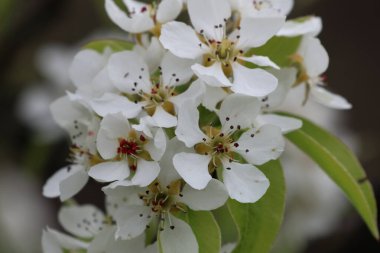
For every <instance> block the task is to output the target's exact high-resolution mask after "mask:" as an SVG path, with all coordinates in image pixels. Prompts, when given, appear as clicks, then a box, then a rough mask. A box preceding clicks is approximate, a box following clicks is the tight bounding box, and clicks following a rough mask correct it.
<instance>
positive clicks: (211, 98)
mask: <svg viewBox="0 0 380 253" xmlns="http://www.w3.org/2000/svg"><path fill="white" fill-rule="evenodd" d="M227 95H228V93H227V92H226V91H225V90H224V89H222V88H219V87H211V86H209V85H206V91H205V94H204V96H203V100H202V105H203V106H204V107H206V108H207V109H208V110H210V111H216V110H217V109H216V106H217V104H218V103H219V102H220V101H222V100H223V99H224V98H225V97H226V96H227Z"/></svg>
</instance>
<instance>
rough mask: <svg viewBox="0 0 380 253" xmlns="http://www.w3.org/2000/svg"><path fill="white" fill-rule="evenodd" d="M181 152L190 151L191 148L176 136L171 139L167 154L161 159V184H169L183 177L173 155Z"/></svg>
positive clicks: (159, 178) (159, 177) (159, 176)
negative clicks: (175, 166) (175, 164)
mask: <svg viewBox="0 0 380 253" xmlns="http://www.w3.org/2000/svg"><path fill="white" fill-rule="evenodd" d="M179 152H190V149H189V148H187V147H186V146H185V145H184V144H183V143H182V142H181V141H179V140H178V139H177V138H176V137H174V138H172V139H171V140H169V142H168V145H167V149H166V151H165V154H164V156H163V157H162V158H161V160H160V167H161V171H160V174H159V175H158V181H159V182H160V184H162V185H164V186H167V185H169V184H170V183H171V182H173V181H175V180H177V179H180V178H181V176H180V175H179V174H178V172H177V171H176V169H175V168H174V165H173V157H174V155H175V154H177V153H179Z"/></svg>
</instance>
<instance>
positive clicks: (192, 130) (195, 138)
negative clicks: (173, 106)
mask: <svg viewBox="0 0 380 253" xmlns="http://www.w3.org/2000/svg"><path fill="white" fill-rule="evenodd" d="M198 120H199V112H198V109H197V105H194V103H193V101H191V100H188V101H186V102H184V103H183V105H182V107H181V108H179V110H178V124H177V128H176V130H175V134H176V136H177V138H178V140H180V141H183V142H184V143H185V145H186V146H187V147H189V148H190V147H193V146H194V145H195V144H197V143H200V142H202V140H203V138H205V137H206V136H205V134H204V133H203V132H202V131H201V130H200V129H199V126H198Z"/></svg>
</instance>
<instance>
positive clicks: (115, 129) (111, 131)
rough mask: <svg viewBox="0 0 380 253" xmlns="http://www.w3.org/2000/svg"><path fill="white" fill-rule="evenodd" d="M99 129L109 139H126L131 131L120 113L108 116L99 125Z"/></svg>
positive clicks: (126, 120) (127, 122)
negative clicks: (104, 132) (105, 133)
mask: <svg viewBox="0 0 380 253" xmlns="http://www.w3.org/2000/svg"><path fill="white" fill-rule="evenodd" d="M100 128H101V129H102V130H104V131H106V132H107V136H108V137H109V138H116V139H117V138H120V137H127V136H128V133H129V131H130V129H131V127H130V125H129V121H128V119H127V118H126V117H125V116H124V115H122V114H121V113H117V114H108V115H106V116H105V117H104V118H103V120H102V121H101V123H100Z"/></svg>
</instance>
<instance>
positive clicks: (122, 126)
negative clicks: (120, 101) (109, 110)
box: [96, 114, 130, 159]
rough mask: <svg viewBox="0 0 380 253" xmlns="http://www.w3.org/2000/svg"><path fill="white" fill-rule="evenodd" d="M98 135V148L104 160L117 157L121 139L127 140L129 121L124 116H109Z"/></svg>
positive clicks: (104, 119)
mask: <svg viewBox="0 0 380 253" xmlns="http://www.w3.org/2000/svg"><path fill="white" fill-rule="evenodd" d="M100 125H101V127H100V130H99V132H98V135H97V139H96V146H97V149H98V151H99V154H100V155H101V156H102V157H103V158H104V159H111V158H114V157H115V156H116V155H117V148H118V147H119V140H118V139H119V138H127V137H128V133H129V130H130V125H129V122H128V119H127V118H126V117H124V116H123V115H122V114H108V115H106V116H105V117H104V118H103V120H102V122H101V123H100Z"/></svg>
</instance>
